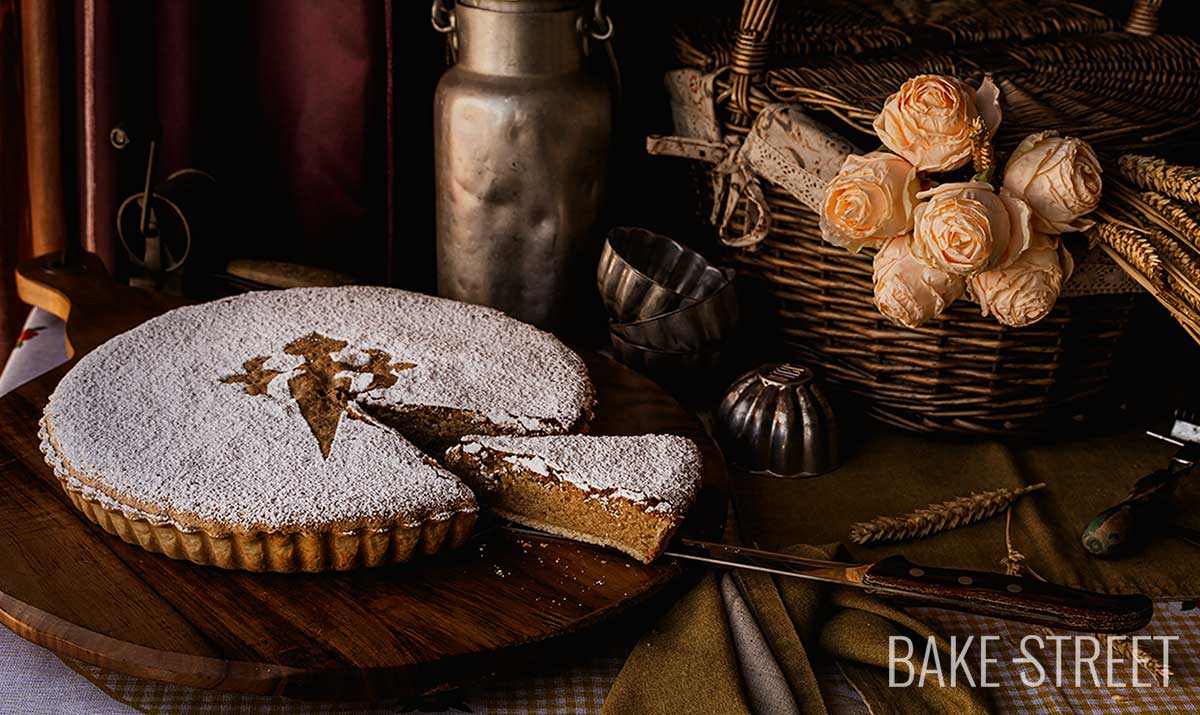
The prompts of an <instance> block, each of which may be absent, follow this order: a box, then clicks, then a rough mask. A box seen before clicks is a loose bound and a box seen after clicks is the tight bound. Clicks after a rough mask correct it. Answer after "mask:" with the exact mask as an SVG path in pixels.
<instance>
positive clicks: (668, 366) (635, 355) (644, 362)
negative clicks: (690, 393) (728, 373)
mask: <svg viewBox="0 0 1200 715" xmlns="http://www.w3.org/2000/svg"><path fill="white" fill-rule="evenodd" d="M608 337H609V340H610V341H611V342H612V346H613V352H614V353H615V354H616V356H617V359H618V360H620V361H621V362H622V363H623V364H625V365H628V366H629V367H632V368H633V369H635V370H638V371H640V372H645V373H647V374H648V375H651V376H660V375H672V374H676V373H680V372H684V373H694V372H696V371H701V370H711V369H714V368H716V367H717V366H718V365H720V363H721V351H720V349H719V348H710V349H708V350H684V351H680V350H655V349H653V348H647V347H642V346H641V345H635V344H634V343H631V342H629V341H628V340H625V339H624V338H622V337H621V336H620V335H618V334H617V333H616V332H614V331H613V330H612V329H611V328H610V330H609V333H608Z"/></svg>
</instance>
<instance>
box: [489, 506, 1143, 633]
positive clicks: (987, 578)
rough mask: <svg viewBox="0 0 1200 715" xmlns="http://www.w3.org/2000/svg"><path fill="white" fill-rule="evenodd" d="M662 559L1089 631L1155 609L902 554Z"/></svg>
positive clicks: (684, 546) (1105, 629)
mask: <svg viewBox="0 0 1200 715" xmlns="http://www.w3.org/2000/svg"><path fill="white" fill-rule="evenodd" d="M503 528H504V529H505V530H507V531H511V532H514V533H517V534H521V535H522V536H526V537H532V538H539V539H549V540H553V541H573V540H572V539H568V538H565V537H561V536H556V535H554V534H548V533H546V532H543V531H536V530H534V529H526V528H524V527H519V526H513V525H508V526H505V527H503ZM573 543H579V542H573ZM580 545H581V546H586V545H584V544H580ZM663 555H664V556H667V557H670V558H675V559H681V560H685V561H697V562H701V563H707V564H712V565H715V566H723V567H726V568H736V569H746V570H750V571H762V572H765V573H771V574H777V575H780V576H792V577H796V578H804V579H809V580H812V581H820V582H823V583H829V584H834V585H837V586H851V587H854V588H862V589H866V590H867V591H868V592H870V593H874V594H878V595H880V596H884V597H886V598H888V599H895V600H903V601H906V602H910V603H913V604H916V603H920V604H922V605H931V606H937V607H940V608H945V609H948V610H952V611H962V612H965V613H974V614H978V615H981V616H991V617H993V618H1002V619H1005V620H1010V621H1021V622H1023V623H1034V624H1037V625H1042V626H1048V627H1051V628H1061V629H1066V630H1075V631H1086V632H1089V633H1128V632H1131V631H1136V630H1139V629H1141V628H1144V627H1145V626H1146V624H1148V623H1149V622H1150V619H1151V618H1152V617H1153V616H1154V605H1153V604H1152V603H1151V602H1150V599H1149V598H1147V597H1145V596H1143V595H1141V594H1127V595H1111V594H1103V593H1093V592H1091V591H1082V590H1080V589H1076V588H1070V587H1068V586H1060V585H1058V584H1054V583H1049V582H1047V581H1039V580H1037V579H1035V578H1031V577H1028V576H1008V575H1005V574H999V573H989V572H986V571H967V570H963V569H946V568H937V567H932V566H920V565H917V564H914V563H912V562H911V561H909V560H907V559H905V558H904V557H903V556H889V557H887V558H885V559H882V560H880V561H876V562H874V563H867V564H856V563H848V562H843V561H826V560H824V559H810V558H805V557H802V556H793V555H791V554H784V553H778V552H773V551H763V550H761V549H753V548H749V547H746V546H730V545H727V544H718V543H715V542H710V541H701V540H699V539H689V538H678V539H676V540H675V542H674V543H673V545H672V547H671V548H669V549H668V550H666V551H664V552H663Z"/></svg>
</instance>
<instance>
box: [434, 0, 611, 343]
mask: <svg viewBox="0 0 1200 715" xmlns="http://www.w3.org/2000/svg"><path fill="white" fill-rule="evenodd" d="M433 14H434V18H433V19H434V27H435V28H437V29H439V30H441V31H443V32H448V33H450V41H451V43H452V47H454V48H455V49H456V50H457V55H458V61H457V63H456V64H455V65H454V66H453V67H452V68H450V69H449V70H448V71H447V72H446V73H445V75H443V76H442V78H441V81H440V82H439V83H438V87H437V93H436V95H435V97H434V166H435V171H436V181H437V184H436V186H437V269H438V293H439V294H440V295H443V296H446V297H448V298H455V299H458V300H464V301H467V302H471V303H481V304H484V305H490V306H494V307H496V308H499V309H501V310H503V311H505V312H506V313H508V314H510V315H513V316H515V317H517V318H519V319H521V320H525V321H527V322H530V323H534V324H535V325H539V326H541V327H552V326H554V325H556V324H558V323H560V322H561V320H562V319H563V318H564V317H565V315H566V314H567V313H568V311H569V310H570V307H571V303H572V298H573V297H574V296H575V295H576V294H578V292H579V290H580V287H581V286H590V285H591V281H590V279H589V278H588V276H589V275H590V272H591V271H592V270H594V268H593V265H594V260H595V258H596V256H595V254H596V250H594V249H595V248H598V245H599V244H598V242H597V243H596V245H595V246H593V245H592V243H593V240H592V239H593V231H592V228H593V224H594V222H595V220H596V216H597V212H598V210H599V208H600V202H601V198H602V194H603V189H604V179H605V171H606V164H607V158H608V148H609V139H610V133H611V128H612V101H611V97H610V93H609V89H608V85H607V83H606V82H605V80H604V79H603V78H602V77H598V76H595V74H594V73H592V72H589V71H588V70H587V64H588V63H587V62H586V59H587V54H588V52H589V49H590V48H592V47H595V46H596V45H597V44H598V42H597V41H603V40H606V39H607V38H608V35H610V34H611V32H612V23H611V21H609V20H608V19H607V18H605V17H604V16H603V13H602V12H601V11H600V3H599V2H596V4H595V6H592V5H590V4H589V5H588V6H587V7H585V6H584V4H583V3H581V2H579V0H458V3H457V5H455V6H454V7H453V9H449V8H448V7H447V6H446V5H445V4H444V0H439V1H438V2H435V3H434V7H433Z"/></svg>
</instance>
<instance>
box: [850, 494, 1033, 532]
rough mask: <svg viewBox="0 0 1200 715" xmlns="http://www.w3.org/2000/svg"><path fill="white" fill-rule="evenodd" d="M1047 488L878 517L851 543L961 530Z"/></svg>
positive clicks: (952, 501)
mask: <svg viewBox="0 0 1200 715" xmlns="http://www.w3.org/2000/svg"><path fill="white" fill-rule="evenodd" d="M1045 486H1046V484H1045V483H1044V482H1043V483H1040V484H1034V485H1032V486H1028V487H1019V488H1017V489H994V490H992V491H987V492H977V493H973V494H969V495H967V496H965V497H955V498H953V499H947V500H946V501H942V502H937V503H936V504H930V505H929V506H924V507H921V508H920V509H917V510H915V511H912V512H909V513H908V514H905V515H903V516H877V517H875V518H874V519H871V520H870V521H863V522H859V523H857V524H853V525H851V526H850V540H851V541H853V542H854V543H856V544H870V543H872V542H876V541H901V540H904V539H919V538H922V537H925V536H929V535H930V534H936V533H938V532H941V531H948V530H950V529H957V528H958V527H960V526H967V525H968V524H974V523H975V522H977V521H983V520H984V519H987V518H988V517H990V516H995V515H996V514H998V513H999V512H1000V511H1001V510H1002V509H1005V508H1007V507H1008V506H1009V505H1011V504H1012V503H1013V502H1015V501H1016V500H1018V499H1020V498H1021V497H1023V496H1025V495H1026V494H1028V493H1029V492H1032V491H1037V490H1038V489H1042V488H1044V487H1045Z"/></svg>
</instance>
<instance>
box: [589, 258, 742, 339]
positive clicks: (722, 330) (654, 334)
mask: <svg viewBox="0 0 1200 715" xmlns="http://www.w3.org/2000/svg"><path fill="white" fill-rule="evenodd" d="M720 270H721V273H722V275H723V276H724V277H725V284H724V285H722V286H720V287H718V288H717V289H716V291H714V292H713V293H711V294H710V295H708V296H706V297H704V298H701V299H700V300H698V301H696V302H693V303H690V304H688V305H684V306H681V307H679V308H676V309H675V310H672V311H670V312H666V313H662V314H661V315H656V316H654V317H651V318H645V319H643V320H638V321H634V322H631V323H619V322H618V323H612V325H611V327H612V331H613V332H614V333H616V334H617V335H619V336H621V338H623V339H625V340H627V341H629V342H631V343H634V344H636V345H639V346H642V347H645V348H651V349H655V350H673V351H689V350H706V349H711V348H712V346H713V345H716V344H718V343H720V342H721V340H723V339H724V338H726V337H728V336H729V335H730V334H731V333H732V332H733V330H734V328H735V327H736V325H737V318H738V301H737V291H736V285H735V277H736V272H735V271H734V270H733V269H732V268H723V269H720Z"/></svg>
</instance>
